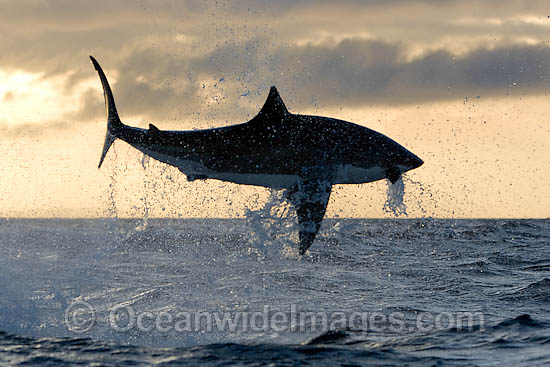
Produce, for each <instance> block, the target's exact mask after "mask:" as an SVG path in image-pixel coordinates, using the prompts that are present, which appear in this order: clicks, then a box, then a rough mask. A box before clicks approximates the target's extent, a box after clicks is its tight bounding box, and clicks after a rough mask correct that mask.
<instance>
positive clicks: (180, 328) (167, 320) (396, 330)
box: [65, 301, 485, 334]
mask: <svg viewBox="0 0 550 367" xmlns="http://www.w3.org/2000/svg"><path fill="white" fill-rule="evenodd" d="M65 325H66V327H67V329H68V330H69V331H71V332H73V333H77V334H82V333H86V332H90V331H91V330H92V329H93V328H94V327H105V326H107V327H108V328H110V329H111V330H113V331H115V332H120V333H124V332H129V331H139V332H144V333H149V332H150V333H173V332H176V333H205V332H223V333H258V332H261V333H275V334H279V333H286V332H293V333H323V332H327V331H329V330H342V329H352V330H363V331H369V332H380V333H392V334H407V333H413V332H421V333H429V332H433V331H437V330H446V329H450V328H456V329H460V330H471V329H473V328H476V329H481V330H483V329H484V327H485V317H484V314H483V313H481V312H469V311H461V312H440V313H432V312H418V313H416V314H414V315H412V316H411V315H410V314H409V315H406V314H405V313H402V312H391V313H384V312H363V311H360V312H343V311H335V312H326V311H304V310H301V309H300V308H299V307H298V306H297V305H295V304H291V305H289V306H288V307H286V308H281V307H277V308H275V307H272V306H270V305H264V306H263V307H262V308H261V310H247V309H245V310H238V311H235V310H230V311H222V310H219V311H187V310H186V311H177V310H170V311H163V310H159V311H138V310H136V309H134V307H132V306H131V305H127V304H119V305H116V306H114V307H112V308H110V309H108V310H106V311H105V312H101V314H99V313H98V312H96V310H95V308H94V307H93V306H92V305H91V304H90V303H88V302H84V301H77V302H74V303H72V304H71V305H69V307H67V309H66V310H65Z"/></svg>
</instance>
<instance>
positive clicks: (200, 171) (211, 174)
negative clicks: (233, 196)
mask: <svg viewBox="0 0 550 367" xmlns="http://www.w3.org/2000/svg"><path fill="white" fill-rule="evenodd" d="M138 149H139V150H140V151H141V152H143V153H144V154H146V155H148V156H150V157H152V158H154V159H156V160H159V161H161V162H164V163H167V164H170V165H172V166H174V167H177V168H178V169H179V170H180V171H181V172H182V173H184V174H185V175H187V176H188V177H190V178H191V177H193V176H205V178H209V179H216V180H221V181H228V182H233V183H237V184H241V185H254V186H264V187H270V188H273V189H285V188H289V187H292V186H294V185H295V184H297V183H298V182H299V180H300V178H299V177H298V176H297V175H285V174H266V173H236V172H219V171H214V170H211V169H209V168H207V167H205V166H204V165H203V164H202V163H200V162H196V161H192V160H185V159H180V158H177V157H174V156H170V155H166V154H162V153H159V152H155V151H151V150H148V149H146V148H141V147H139V148H138Z"/></svg>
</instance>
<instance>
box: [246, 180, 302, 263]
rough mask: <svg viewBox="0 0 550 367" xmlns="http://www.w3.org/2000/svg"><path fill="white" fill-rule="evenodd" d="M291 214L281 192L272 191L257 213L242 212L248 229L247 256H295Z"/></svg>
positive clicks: (294, 222)
mask: <svg viewBox="0 0 550 367" xmlns="http://www.w3.org/2000/svg"><path fill="white" fill-rule="evenodd" d="M293 214H294V210H293V209H292V207H291V205H290V204H289V203H288V202H287V201H286V199H285V191H284V190H271V194H270V196H269V198H268V200H267V202H266V203H265V204H264V206H263V207H262V208H260V209H258V210H251V209H247V210H246V211H245V216H246V222H247V225H248V227H249V228H251V229H252V230H251V238H250V243H251V247H250V249H249V252H251V253H255V254H257V255H259V256H260V257H262V258H263V257H268V256H272V255H275V254H273V253H274V252H275V253H278V254H282V255H283V256H297V251H296V250H295V249H296V243H297V240H298V238H297V230H296V220H295V216H294V215H293Z"/></svg>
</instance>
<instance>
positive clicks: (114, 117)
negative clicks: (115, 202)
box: [90, 56, 124, 168]
mask: <svg viewBox="0 0 550 367" xmlns="http://www.w3.org/2000/svg"><path fill="white" fill-rule="evenodd" d="M90 60H92V64H94V68H95V69H96V71H97V73H98V74H99V79H100V80H101V85H102V86H103V96H104V97H105V109H106V110H107V134H106V135H105V143H104V144H103V151H102V152H101V158H100V160H99V166H98V168H101V164H102V163H103V160H104V159H105V156H106V155H107V152H108V151H109V148H110V147H111V145H112V144H113V142H114V141H115V140H116V139H117V136H116V132H117V131H118V130H120V129H121V128H123V127H124V124H123V123H122V121H120V118H119V117H118V112H117V110H116V105H115V99H114V97H113V92H112V91H111V87H110V86H109V82H108V81H107V77H106V76H105V73H104V72H103V69H101V66H99V63H98V62H97V60H96V59H94V57H93V56H90Z"/></svg>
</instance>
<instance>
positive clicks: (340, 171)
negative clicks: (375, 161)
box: [333, 164, 386, 184]
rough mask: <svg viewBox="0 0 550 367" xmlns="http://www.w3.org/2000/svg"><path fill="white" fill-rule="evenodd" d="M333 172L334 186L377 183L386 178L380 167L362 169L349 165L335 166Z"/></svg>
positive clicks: (384, 171)
mask: <svg viewBox="0 0 550 367" xmlns="http://www.w3.org/2000/svg"><path fill="white" fill-rule="evenodd" d="M334 171H335V172H334V176H333V177H334V184H360V183H367V182H372V181H377V180H380V179H382V178H384V177H386V170H385V169H384V168H382V167H380V166H373V167H370V168H363V167H357V166H354V165H351V164H343V165H338V166H336V169H335V170H334Z"/></svg>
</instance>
